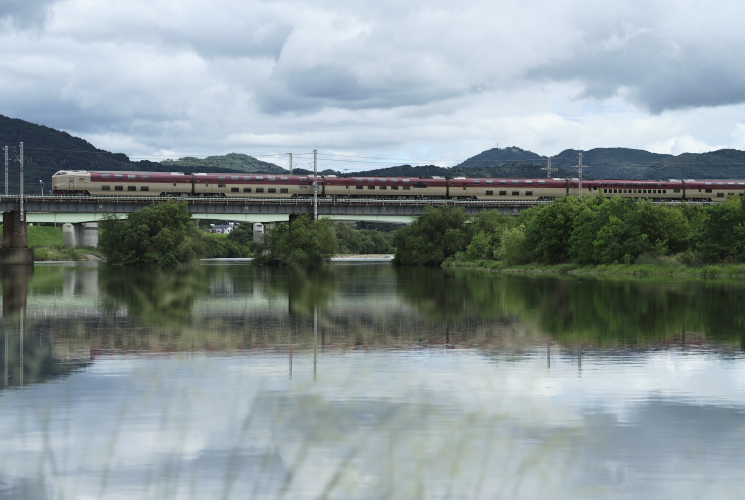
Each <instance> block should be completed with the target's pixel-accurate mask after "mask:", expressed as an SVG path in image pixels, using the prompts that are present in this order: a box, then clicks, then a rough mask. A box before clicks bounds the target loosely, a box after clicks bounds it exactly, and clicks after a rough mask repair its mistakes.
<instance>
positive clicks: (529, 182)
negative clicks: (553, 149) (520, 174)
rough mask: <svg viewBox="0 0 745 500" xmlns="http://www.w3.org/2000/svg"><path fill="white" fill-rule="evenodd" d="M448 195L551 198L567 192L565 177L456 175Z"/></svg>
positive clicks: (532, 199) (450, 183)
mask: <svg viewBox="0 0 745 500" xmlns="http://www.w3.org/2000/svg"><path fill="white" fill-rule="evenodd" d="M449 186H450V189H449V196H450V198H453V199H459V200H488V201H491V200H505V201H514V200H529V201H537V200H553V199H556V198H560V197H562V196H565V195H566V194H567V181H566V180H565V179H490V178H481V179H476V178H466V177H456V178H455V179H450V181H449Z"/></svg>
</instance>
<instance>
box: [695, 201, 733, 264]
mask: <svg viewBox="0 0 745 500" xmlns="http://www.w3.org/2000/svg"><path fill="white" fill-rule="evenodd" d="M743 205H745V202H743V201H740V200H735V199H729V200H727V201H726V202H724V203H719V204H717V205H714V206H712V207H708V208H707V209H706V210H705V211H704V212H703V213H702V214H701V216H700V217H699V218H697V219H696V221H695V222H693V225H694V228H695V229H694V231H695V232H694V234H693V236H692V238H691V239H692V240H693V246H694V249H695V251H696V253H697V255H698V256H699V258H700V259H701V260H702V261H703V262H706V263H715V262H720V261H724V260H729V259H733V260H738V261H745V209H744V208H743Z"/></svg>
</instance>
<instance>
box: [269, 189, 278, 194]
mask: <svg viewBox="0 0 745 500" xmlns="http://www.w3.org/2000/svg"><path fill="white" fill-rule="evenodd" d="M267 191H268V192H270V193H276V192H277V188H269V189H268V190H267Z"/></svg>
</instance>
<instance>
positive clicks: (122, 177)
mask: <svg viewBox="0 0 745 500" xmlns="http://www.w3.org/2000/svg"><path fill="white" fill-rule="evenodd" d="M114 177H115V178H117V179H124V176H123V175H122V174H114Z"/></svg>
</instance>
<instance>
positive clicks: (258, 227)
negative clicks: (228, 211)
mask: <svg viewBox="0 0 745 500" xmlns="http://www.w3.org/2000/svg"><path fill="white" fill-rule="evenodd" d="M253 230H254V236H253V240H254V242H259V241H261V239H262V238H263V237H264V224H262V223H261V222H257V223H256V224H254V227H253Z"/></svg>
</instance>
